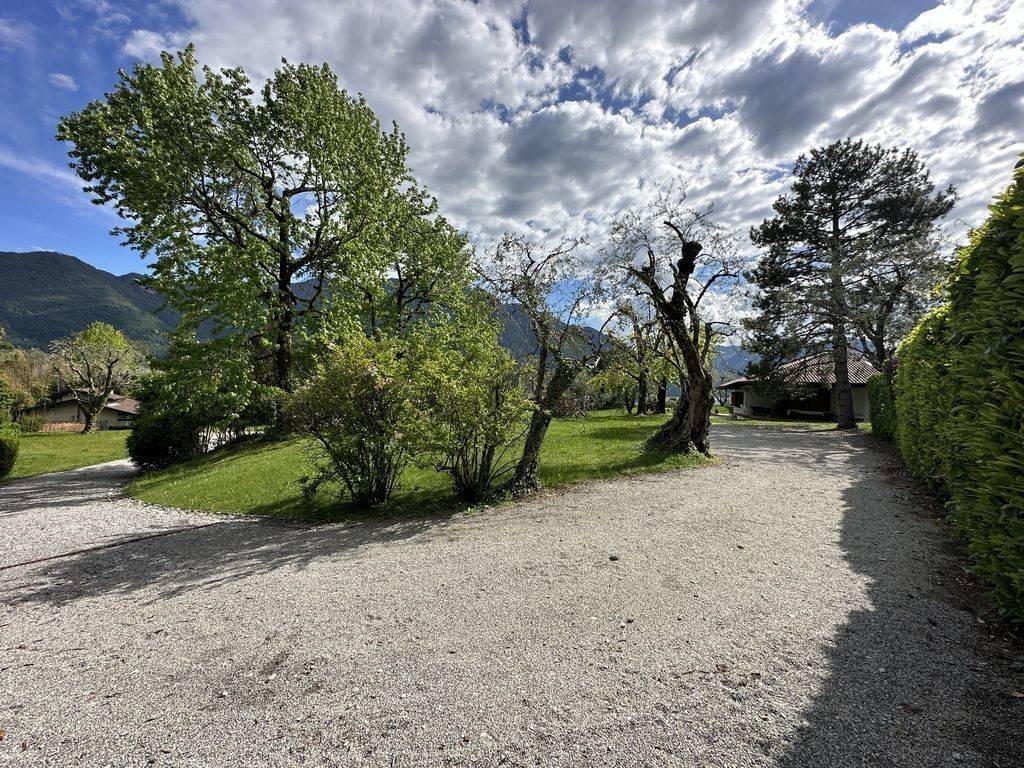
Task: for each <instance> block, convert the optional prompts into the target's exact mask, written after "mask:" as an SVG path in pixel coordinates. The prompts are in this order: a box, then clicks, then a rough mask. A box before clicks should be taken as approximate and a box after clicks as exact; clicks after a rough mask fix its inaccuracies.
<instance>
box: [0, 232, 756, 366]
mask: <svg viewBox="0 0 1024 768" xmlns="http://www.w3.org/2000/svg"><path fill="white" fill-rule="evenodd" d="M141 277H143V275H142V274H140V273H138V272H131V273H128V274H126V275H113V274H111V273H110V272H105V271H103V270H102V269H96V267H93V266H90V265H89V264H86V263H85V262H84V261H81V260H80V259H77V258H75V257H74V256H68V255H67V254H64V253H53V252H50V251H35V252H31V253H11V252H0V326H3V327H4V328H6V329H7V334H8V338H9V340H10V341H11V342H12V343H14V344H15V345H17V346H19V347H39V348H41V349H46V348H47V347H48V346H49V345H50V342H52V341H53V340H54V339H59V338H61V337H63V336H68V335H70V334H72V333H77V332H78V331H80V330H82V329H83V328H85V326H87V325H88V324H89V323H91V322H94V321H97V320H99V321H102V322H105V323H110V324H111V325H112V326H114V327H115V328H118V329H120V330H121V331H123V332H124V333H125V334H126V335H127V336H129V337H130V338H132V339H135V340H137V341H140V342H142V343H143V344H145V345H146V346H147V347H149V348H150V349H152V350H154V351H160V350H162V349H164V348H165V347H166V344H167V341H166V338H165V334H166V333H167V332H168V331H171V330H173V329H174V327H175V326H176V325H177V322H178V316H177V314H176V313H174V312H173V311H171V310H169V309H166V308H165V307H164V300H163V298H161V297H160V296H159V295H158V294H156V293H154V292H153V291H151V290H149V289H148V288H144V287H143V286H142V285H140V284H139V278H141ZM498 317H499V319H500V320H501V321H502V323H503V328H502V333H501V345H502V346H503V347H505V348H506V349H507V350H509V352H511V353H512V354H513V355H514V356H515V357H517V358H522V357H525V356H526V355H529V354H531V352H532V350H533V348H534V337H533V330H532V329H531V328H530V323H529V321H528V320H527V318H526V316H525V315H524V314H523V312H522V311H521V310H520V309H519V307H518V306H516V305H512V304H510V305H506V306H503V307H502V308H501V309H500V310H499V314H498ZM581 328H582V330H583V334H584V336H585V337H586V338H587V339H588V340H589V341H590V342H591V343H592V344H593V345H595V346H599V345H600V344H601V341H602V338H601V332H600V331H598V330H597V329H596V328H592V327H590V326H587V325H584V326H581ZM749 362H750V358H749V355H748V354H747V353H746V352H744V350H743V349H742V348H741V347H738V346H721V347H719V348H718V356H717V357H716V359H715V374H716V375H715V379H716V381H721V380H723V379H728V378H733V377H735V376H738V375H741V374H742V373H743V371H745V370H746V367H747V364H748V363H749Z"/></svg>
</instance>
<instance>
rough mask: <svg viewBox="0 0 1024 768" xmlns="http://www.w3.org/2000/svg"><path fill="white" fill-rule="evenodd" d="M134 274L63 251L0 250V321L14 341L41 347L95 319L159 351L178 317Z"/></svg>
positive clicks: (27, 345)
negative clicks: (101, 266) (106, 268)
mask: <svg viewBox="0 0 1024 768" xmlns="http://www.w3.org/2000/svg"><path fill="white" fill-rule="evenodd" d="M137 277H138V275H134V274H133V275H122V276H120V277H118V276H117V275H112V274H110V273H109V272H104V271H103V270H102V269H96V268H95V267H92V266H90V265H88V264H86V263H85V262H84V261H81V260H80V259H76V258H75V257H74V256H68V255H67V254H64V253H53V252H50V251H34V252H31V253H10V252H0V325H3V327H4V328H6V329H7V334H8V338H9V339H10V341H11V342H12V343H14V344H15V345H17V346H20V347H40V348H43V349H45V348H46V347H48V346H49V344H50V342H51V341H53V340H54V339H59V338H61V337H62V336H67V335H69V334H72V333H77V332H78V331H80V330H82V329H83V328H85V326H87V325H88V324H89V323H91V322H94V321H97V320H99V321H102V322H105V323H110V324H111V325H112V326H114V327H115V328H119V329H121V330H122V331H124V332H125V334H126V335H128V336H129V337H131V338H133V339H136V340H138V341H141V342H143V343H144V344H146V345H147V346H149V347H151V348H156V349H159V348H160V347H162V346H164V345H165V344H166V342H165V341H164V340H163V338H162V334H163V333H166V332H167V331H168V330H170V329H171V328H173V327H174V326H175V325H176V323H177V316H176V315H175V313H174V312H171V311H170V310H167V309H164V300H163V299H162V298H161V297H160V296H158V295H157V294H155V293H153V292H152V291H150V290H148V289H146V288H143V287H142V286H141V285H139V284H138V283H137V281H136V278H137Z"/></svg>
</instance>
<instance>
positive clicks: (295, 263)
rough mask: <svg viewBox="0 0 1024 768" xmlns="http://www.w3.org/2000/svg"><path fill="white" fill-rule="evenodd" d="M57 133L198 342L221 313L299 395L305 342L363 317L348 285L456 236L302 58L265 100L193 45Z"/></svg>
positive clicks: (327, 76)
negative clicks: (151, 258)
mask: <svg viewBox="0 0 1024 768" xmlns="http://www.w3.org/2000/svg"><path fill="white" fill-rule="evenodd" d="M57 136H58V138H59V139H60V140H62V141H67V142H70V143H71V144H72V149H71V151H70V156H71V158H72V160H73V163H72V165H73V167H74V168H75V170H76V171H77V172H78V174H79V175H80V176H81V177H82V178H83V179H84V180H85V181H86V182H87V184H88V186H87V187H86V189H87V190H88V191H89V192H91V193H92V195H93V198H94V201H95V202H97V203H111V204H113V205H114V207H115V209H116V210H117V212H118V213H119V214H120V215H121V216H122V217H123V218H124V219H125V220H126V221H127V222H128V223H127V224H125V225H124V226H122V227H120V228H119V229H118V230H116V231H117V232H119V233H121V234H123V235H124V236H125V238H126V242H127V244H128V245H129V246H131V247H132V248H135V249H137V250H139V251H140V252H142V253H143V254H149V253H153V254H155V255H156V262H155V264H154V267H153V276H152V278H151V279H150V280H149V283H150V284H151V285H152V286H153V287H155V288H156V289H157V290H159V291H160V292H161V293H162V294H163V295H164V296H166V297H167V298H168V300H169V302H170V303H171V305H172V306H173V307H174V308H175V309H177V310H179V311H180V312H181V313H182V327H183V332H184V333H185V334H186V335H188V334H190V333H191V331H192V330H194V328H195V327H196V326H197V325H198V324H199V323H201V322H203V321H205V320H207V319H208V318H214V319H215V322H216V325H217V330H218V332H219V333H220V334H224V335H239V336H243V337H245V338H249V339H252V340H253V342H254V343H255V344H257V345H259V346H260V347H261V348H262V349H265V350H266V355H267V357H268V359H269V362H270V363H271V369H272V371H273V383H274V384H276V385H277V386H278V387H280V388H281V389H283V390H286V391H288V390H290V389H291V388H292V386H293V374H294V370H293V368H294V363H295V359H296V354H297V352H301V349H300V350H297V349H296V348H297V347H302V346H303V345H305V344H306V343H307V342H308V341H310V340H311V339H317V340H319V341H321V342H322V341H323V340H325V339H326V340H332V339H336V338H338V337H340V336H341V335H343V334H345V333H348V332H351V331H352V330H353V327H354V326H355V324H356V323H357V322H358V317H357V313H358V308H353V304H354V303H356V302H357V301H358V300H360V299H362V298H363V297H361V296H352V295H351V293H350V292H346V291H345V290H344V289H345V288H346V287H348V288H351V287H352V286H353V284H355V285H360V284H362V285H363V286H364V287H365V281H364V280H363V278H367V279H372V278H375V277H376V276H378V275H379V274H380V272H381V271H382V270H383V269H384V268H385V267H384V266H383V265H386V264H389V263H391V262H390V257H391V253H392V252H394V251H396V250H404V251H405V252H413V251H415V250H416V249H418V248H421V245H422V243H421V242H420V240H421V239H422V238H423V237H428V238H429V237H430V236H431V234H432V227H434V226H436V227H438V228H439V229H441V230H443V231H442V232H441V236H442V237H443V238H448V239H449V240H450V239H451V238H452V234H451V232H450V231H449V230H448V229H445V228H444V227H443V226H442V224H441V223H439V222H438V220H436V219H431V218H430V217H431V216H432V214H433V212H434V210H435V203H434V202H433V200H432V199H431V198H430V197H429V196H428V195H426V194H425V193H424V192H423V191H422V190H421V189H420V188H419V187H418V186H417V185H416V182H415V179H413V178H412V177H411V175H410V173H409V171H408V169H407V167H406V163H405V159H406V155H407V153H408V147H407V145H406V142H405V138H404V136H403V135H402V134H401V133H400V132H399V131H398V129H397V127H393V128H392V129H391V130H390V131H388V132H384V131H382V129H381V126H380V123H379V122H378V120H377V118H376V116H375V115H374V113H373V111H372V110H371V109H370V107H369V106H368V105H367V103H366V101H365V99H363V98H362V97H358V98H356V97H352V96H350V95H349V94H348V93H346V92H345V91H343V90H340V89H339V88H338V83H337V78H336V76H335V74H334V73H333V72H332V71H331V69H330V68H329V67H328V66H327V65H321V66H309V65H305V64H299V65H293V64H289V63H287V62H286V63H284V64H283V65H282V66H281V67H280V68H279V69H278V70H276V71H275V72H274V74H273V75H272V76H271V77H270V78H269V79H268V80H267V82H266V84H265V85H264V86H263V87H262V89H260V91H259V94H258V95H257V94H256V93H255V92H254V89H253V86H252V84H251V82H250V80H249V78H248V76H247V75H246V73H245V72H244V71H243V70H241V69H225V70H221V71H219V72H215V71H213V70H212V69H210V68H208V67H203V68H202V69H200V68H199V66H198V63H197V61H196V59H195V53H194V49H193V48H192V46H189V47H188V48H186V49H185V50H184V51H182V52H180V53H178V54H176V55H172V54H169V53H164V54H162V56H161V61H160V64H159V65H156V66H153V65H148V64H146V65H139V66H136V67H135V68H134V69H133V70H132V72H130V73H127V72H122V73H121V77H120V81H119V82H118V84H117V86H116V87H115V89H114V90H113V91H112V92H111V93H110V94H108V95H107V96H106V97H105V98H104V99H103V100H99V101H94V102H92V103H90V104H89V105H88V106H86V107H85V108H84V109H83V110H82V111H81V112H77V113H74V114H70V115H68V116H66V117H65V118H64V119H63V120H61V122H60V126H59V128H58V131H57ZM406 236H408V239H407V240H406V241H403V243H402V244H400V245H396V240H401V239H402V238H405V237H406ZM430 247H433V246H430Z"/></svg>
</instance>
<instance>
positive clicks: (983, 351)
mask: <svg viewBox="0 0 1024 768" xmlns="http://www.w3.org/2000/svg"><path fill="white" fill-rule="evenodd" d="M990 210H991V213H990V216H989V218H988V220H987V221H986V222H985V224H984V225H983V226H982V227H981V228H980V229H978V230H976V231H975V232H974V233H973V234H972V236H971V240H970V243H969V244H968V245H967V246H965V247H964V248H962V249H961V251H960V253H959V261H958V264H957V267H956V270H955V272H954V275H953V278H952V280H951V281H950V285H949V289H948V290H949V303H948V306H947V307H945V308H943V309H942V310H940V311H938V312H935V313H933V314H932V315H930V316H929V317H927V318H926V319H925V320H924V321H922V323H921V324H920V325H918V327H917V328H916V329H915V331H914V333H913V334H912V335H911V336H910V338H909V339H908V340H907V341H906V342H905V343H904V345H903V346H902V347H901V348H900V355H899V369H898V372H897V376H896V406H897V442H898V445H899V448H900V452H901V453H902V454H903V456H904V458H905V459H906V461H907V465H908V467H909V468H910V470H911V471H912V472H913V473H914V474H915V475H917V476H918V477H921V478H922V479H924V480H925V481H926V482H928V483H929V484H931V485H932V486H933V487H937V488H938V489H939V490H940V491H942V492H943V493H944V495H946V496H947V497H948V498H949V509H950V513H951V519H952V520H953V522H954V523H955V525H956V526H957V528H958V529H959V530H960V531H961V533H962V534H963V535H964V537H965V539H966V540H967V542H968V546H969V549H970V552H971V555H972V557H973V561H974V568H975V570H976V572H977V573H978V574H980V575H981V576H982V577H983V578H985V579H986V580H987V581H988V583H989V584H990V585H991V587H992V590H993V595H994V597H995V599H996V602H997V604H998V605H999V607H1000V608H1001V610H1002V611H1003V612H1004V614H1005V615H1006V616H1007V617H1008V618H1009V619H1010V620H1011V621H1014V622H1016V623H1018V624H1024V164H1018V167H1017V170H1016V172H1015V175H1014V183H1013V184H1012V185H1011V186H1010V187H1009V188H1008V189H1007V191H1006V192H1005V193H1004V194H1003V195H1001V196H1000V197H999V198H998V199H997V201H996V202H995V204H994V205H992V206H991V209H990Z"/></svg>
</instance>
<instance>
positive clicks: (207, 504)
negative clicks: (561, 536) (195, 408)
mask: <svg viewBox="0 0 1024 768" xmlns="http://www.w3.org/2000/svg"><path fill="white" fill-rule="evenodd" d="M663 420H664V417H660V416H649V417H637V416H627V415H625V414H624V413H622V412H621V411H599V412H597V413H593V414H591V415H590V416H588V417H587V418H585V419H564V420H556V421H555V422H554V423H553V424H552V425H551V429H550V431H549V433H548V437H547V440H546V441H545V444H544V453H543V457H542V462H541V479H542V481H543V483H544V484H545V486H548V487H553V486H558V485H564V484H566V483H573V482H576V481H579V480H585V479H588V478H596V477H611V476H614V475H623V474H632V473H637V472H658V471H664V470H669V469H679V468H693V467H699V466H707V465H709V464H712V463H714V459H707V458H705V457H702V456H678V455H668V456H665V455H650V454H644V453H641V452H640V450H639V448H640V443H641V442H642V441H643V440H644V438H645V437H647V436H648V435H649V434H651V432H653V431H654V429H655V428H657V426H658V425H659V424H661V423H662V421H663ZM304 447H305V443H304V442H303V441H301V440H287V441H282V442H262V441H260V442H255V443H249V444H243V445H240V446H236V447H234V448H228V449H225V450H223V451H217V452H214V453H212V454H210V455H208V456H204V457H203V458H201V459H198V460H196V461H192V462H188V463H186V464H182V465H179V466H176V467H171V468H170V469H166V470H163V471H160V472H154V473H150V474H147V475H143V476H141V477H140V478H139V479H137V480H136V481H135V482H133V483H132V484H131V485H129V486H128V493H129V495H131V496H134V497H136V498H138V499H141V500H143V501H147V502H151V503H153V504H162V505H165V506H172V507H180V508H183V509H201V510H207V511H211V512H229V513H238V514H265V515H271V516H275V517H301V518H311V519H325V518H330V517H337V516H339V515H342V514H345V513H347V512H349V511H350V510H348V509H347V508H346V507H345V505H344V504H339V503H338V501H337V499H336V498H335V497H333V496H332V495H331V494H330V493H328V492H322V493H321V494H319V495H318V496H317V497H316V498H315V499H314V500H312V501H311V502H306V501H305V500H304V499H303V498H302V495H301V493H300V489H299V485H298V479H299V478H300V477H302V476H303V475H305V474H308V472H309V465H308V462H307V461H306V458H305V455H304ZM388 506H389V508H390V509H391V510H393V511H404V510H412V509H417V510H420V511H424V510H440V509H445V508H451V507H453V506H455V502H454V499H452V497H451V493H450V491H449V481H448V479H447V477H446V476H444V475H441V474H439V473H437V472H434V471H433V470H432V469H422V468H419V467H410V468H409V469H408V470H406V473H405V475H404V476H403V477H402V481H401V484H400V487H399V488H398V490H397V492H396V494H395V497H394V499H393V500H392V501H391V502H390V503H389V505H388Z"/></svg>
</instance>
